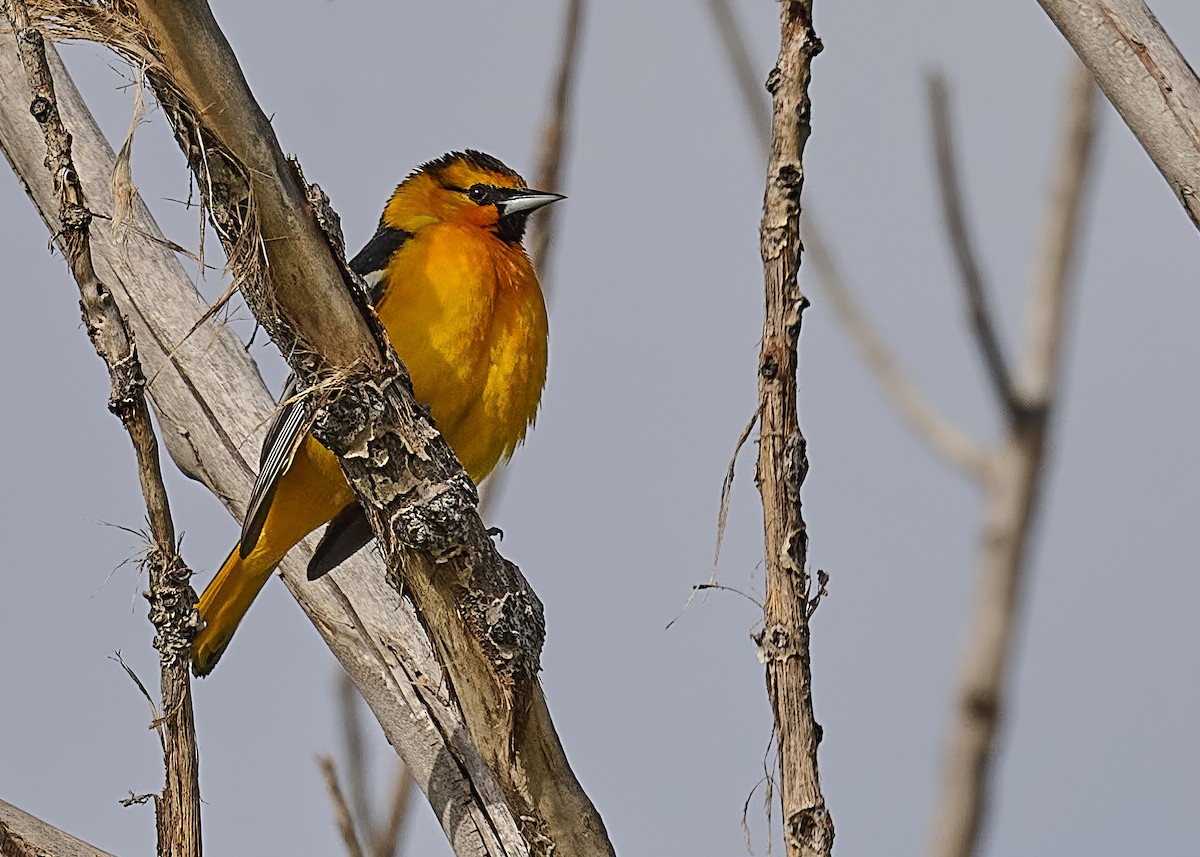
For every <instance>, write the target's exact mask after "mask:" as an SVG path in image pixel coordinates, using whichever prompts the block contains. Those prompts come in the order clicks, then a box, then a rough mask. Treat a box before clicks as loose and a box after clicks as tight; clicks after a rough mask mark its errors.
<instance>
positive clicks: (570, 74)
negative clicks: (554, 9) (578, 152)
mask: <svg viewBox="0 0 1200 857" xmlns="http://www.w3.org/2000/svg"><path fill="white" fill-rule="evenodd" d="M584 6H585V3H584V0H568V2H567V11H566V16H565V17H564V18H563V30H562V48H561V50H560V52H559V55H558V65H557V67H556V68H557V70H556V71H555V75H554V84H553V86H552V87H551V88H550V105H549V113H548V115H547V117H546V121H545V124H543V125H542V142H541V145H540V147H539V149H538V159H537V168H536V169H535V170H534V173H533V186H534V187H536V188H538V189H539V190H547V191H552V192H558V190H559V187H560V186H561V185H562V165H563V161H564V160H565V153H566V149H567V131H568V130H569V128H570V124H571V94H572V92H573V91H574V85H575V78H576V77H577V74H576V69H577V68H578V66H579V46H580V44H581V42H582V39H581V38H580V34H581V33H582V30H583V14H584ZM553 209H554V206H550V207H548V208H545V209H542V210H541V211H540V212H538V215H537V217H535V218H534V219H533V221H532V222H531V223H530V226H529V238H528V239H527V244H528V246H529V258H530V259H531V260H533V266H534V268H535V269H536V270H537V272H538V276H539V281H540V283H541V287H542V294H543V295H544V296H545V298H546V300H547V301H549V300H550V296H551V291H552V288H553V280H552V279H551V278H550V276H549V272H550V257H551V251H552V250H553V247H554V237H555V231H554V224H555V212H554V211H553ZM507 481H508V465H507V464H501V465H500V466H499V467H497V468H496V469H495V470H494V471H492V474H491V476H489V477H488V478H487V480H486V481H485V482H484V483H483V485H482V486H480V490H479V516H480V517H481V518H483V520H485V521H486V520H488V519H489V518H490V517H491V515H492V513H493V512H494V511H495V508H496V504H497V503H498V502H499V500H500V495H501V494H502V493H503V491H504V486H505V484H506V483H507Z"/></svg>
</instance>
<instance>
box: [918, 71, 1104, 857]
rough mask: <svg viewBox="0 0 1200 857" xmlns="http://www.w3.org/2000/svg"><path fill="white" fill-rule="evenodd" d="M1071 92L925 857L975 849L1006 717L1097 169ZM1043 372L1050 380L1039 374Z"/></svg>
mask: <svg viewBox="0 0 1200 857" xmlns="http://www.w3.org/2000/svg"><path fill="white" fill-rule="evenodd" d="M1073 65H1074V66H1075V67H1074V68H1073V69H1072V71H1071V78H1070V82H1069V85H1068V87H1067V103H1066V109H1065V110H1064V114H1065V116H1066V128H1065V131H1064V136H1063V143H1062V146H1061V149H1060V152H1061V154H1060V157H1059V159H1058V163H1057V164H1056V165H1055V167H1054V172H1053V177H1052V180H1051V190H1050V193H1049V195H1048V199H1047V216H1046V227H1045V232H1044V234H1043V237H1042V252H1041V254H1040V264H1039V265H1038V268H1037V277H1038V282H1037V283H1035V288H1034V295H1033V304H1034V306H1033V309H1032V312H1031V323H1030V338H1029V343H1028V352H1027V354H1026V361H1025V362H1026V365H1027V366H1029V367H1031V369H1030V370H1029V374H1030V378H1031V394H1030V395H1029V398H1027V399H1026V400H1025V401H1024V402H1022V403H1021V404H1020V410H1016V411H1014V412H1013V416H1014V418H1013V419H1011V420H1010V421H1009V427H1008V432H1007V435H1006V437H1005V438H1004V439H1003V440H1002V442H1001V444H1000V446H999V447H998V448H997V449H996V451H995V452H994V453H993V455H994V457H995V464H994V466H993V467H992V469H991V478H990V479H988V480H987V481H986V482H985V488H986V505H985V511H984V522H983V533H982V536H981V539H980V543H981V545H982V548H981V553H980V560H979V563H980V570H979V583H978V590H977V592H976V594H975V603H974V606H973V608H972V614H971V617H970V620H969V623H968V627H969V628H970V629H971V637H970V639H969V640H968V642H967V647H966V652H965V654H964V658H963V661H962V664H961V666H960V672H959V687H958V692H957V701H956V705H955V712H954V717H953V721H952V723H951V725H950V728H949V730H948V734H947V738H946V745H945V757H944V761H943V767H942V775H941V794H940V798H939V800H938V804H937V809H936V814H935V818H934V822H933V829H932V831H931V843H930V850H929V853H930V855H931V857H971V855H974V854H976V853H977V852H978V850H979V845H980V838H981V832H982V830H983V828H984V824H985V822H986V818H987V815H988V811H989V803H990V797H991V794H990V788H989V786H990V783H991V780H992V777H993V769H994V761H995V757H996V752H997V747H998V744H999V728H1000V724H1001V720H1002V719H1003V717H1004V715H1005V712H1006V710H1007V704H1008V699H1007V696H1006V688H1007V679H1008V674H1009V671H1010V666H1009V659H1010V657H1011V654H1012V650H1013V640H1014V638H1015V636H1016V630H1017V622H1018V619H1019V615H1018V614H1019V608H1020V605H1021V594H1022V588H1023V586H1024V584H1025V578H1026V576H1027V574H1026V572H1027V568H1026V566H1027V555H1028V546H1029V541H1030V537H1031V533H1032V529H1033V523H1034V511H1035V509H1036V507H1037V501H1038V496H1039V493H1040V490H1041V485H1042V481H1043V480H1042V476H1043V475H1044V474H1045V472H1046V459H1045V454H1046V450H1047V447H1048V444H1047V437H1048V435H1049V430H1050V420H1051V416H1052V413H1053V410H1054V404H1055V403H1054V397H1055V393H1056V391H1057V389H1058V375H1059V373H1060V371H1061V367H1060V361H1059V359H1058V354H1059V353H1060V351H1061V348H1062V345H1061V343H1062V340H1063V338H1064V336H1065V321H1066V318H1065V307H1066V293H1067V290H1068V285H1069V280H1070V276H1069V275H1070V271H1071V267H1072V266H1071V262H1072V260H1073V259H1074V257H1075V255H1076V252H1077V250H1078V247H1079V243H1080V242H1079V223H1080V217H1081V212H1082V206H1083V199H1084V195H1085V194H1084V190H1085V189H1086V187H1087V172H1088V169H1089V166H1090V165H1091V164H1092V162H1093V158H1092V157H1091V153H1092V142H1093V139H1094V136H1095V135H1094V131H1095V123H1096V105H1097V101H1098V99H1097V98H1096V91H1095V87H1094V86H1093V85H1092V84H1091V82H1090V80H1089V79H1088V78H1089V75H1088V72H1087V71H1086V70H1085V69H1083V67H1082V66H1079V65H1077V64H1074V63H1073ZM1043 373H1048V374H1043Z"/></svg>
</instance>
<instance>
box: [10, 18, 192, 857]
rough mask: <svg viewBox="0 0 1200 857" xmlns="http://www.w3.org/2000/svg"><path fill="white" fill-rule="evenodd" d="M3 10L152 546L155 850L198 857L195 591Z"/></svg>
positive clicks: (52, 125) (64, 151)
mask: <svg viewBox="0 0 1200 857" xmlns="http://www.w3.org/2000/svg"><path fill="white" fill-rule="evenodd" d="M4 11H5V14H6V16H7V17H8V21H9V23H10V25H11V26H12V28H13V31H14V32H15V33H16V37H17V49H18V52H19V53H20V56H21V61H22V64H23V65H24V67H25V72H26V77H27V78H28V80H29V87H30V90H31V91H32V96H33V99H32V104H31V107H30V111H31V112H32V113H33V115H34V117H35V118H36V119H37V120H38V122H39V123H40V124H41V126H42V131H43V134H44V136H45V141H46V149H47V157H46V166H47V168H48V169H49V171H50V174H51V176H52V177H53V180H54V186H55V191H56V194H57V197H58V208H59V219H60V221H61V223H62V232H61V234H60V236H59V241H58V243H59V246H60V247H61V248H62V251H63V255H64V256H65V257H66V259H67V262H68V264H69V265H70V268H71V273H72V274H73V275H74V277H75V281H76V283H77V284H78V286H79V293H80V307H81V309H82V310H83V318H84V324H85V326H86V328H87V332H88V336H89V338H90V339H91V340H92V344H93V346H94V347H95V349H96V352H97V354H99V355H100V357H101V358H102V359H103V360H104V362H105V364H106V365H107V366H108V371H109V379H110V381H111V384H112V395H111V398H110V399H109V409H110V410H111V411H112V412H113V413H114V414H116V415H117V416H118V417H119V418H120V419H121V422H122V423H123V424H124V425H125V429H126V431H127V432H128V433H129V436H130V439H131V440H132V441H133V446H134V450H135V452H136V454H137V462H138V477H139V479H140V481H141V487H142V494H143V496H144V497H145V502H146V512H147V517H148V518H149V521H150V530H151V533H152V535H153V544H152V546H151V547H150V550H149V551H148V552H147V556H146V565H147V567H148V568H149V571H150V593H149V596H148V597H149V600H150V620H151V622H153V623H154V627H155V630H156V632H157V633H156V635H155V639H154V646H155V648H156V649H158V651H159V654H160V666H161V692H162V710H163V724H164V726H165V731H166V740H165V748H164V753H163V761H164V764H165V766H166V781H165V783H164V785H163V793H162V795H161V796H160V797H159V798H158V799H157V800H156V801H155V804H156V808H157V815H158V824H157V828H158V853H159V855H160V857H199V855H200V849H201V843H200V786H199V757H198V755H197V752H196V736H195V724H194V720H193V713H192V696H191V682H190V676H189V675H188V670H187V664H188V652H189V650H190V649H191V643H192V635H193V634H194V632H195V626H196V613H195V603H196V594H195V593H194V592H193V591H192V588H191V586H190V584H189V579H190V577H191V572H190V571H189V570H188V568H187V566H185V565H184V564H183V560H182V559H180V557H179V554H178V551H177V547H176V544H175V528H174V524H173V523H172V521H171V510H170V505H169V503H168V501H167V492H166V488H165V487H164V486H163V480H162V471H161V467H160V465H159V455H158V441H157V439H156V437H155V434H154V427H153V425H152V424H151V422H150V411H149V408H148V407H147V405H146V399H145V395H144V394H145V387H146V379H145V376H144V375H143V373H142V367H141V363H140V361H139V360H138V356H137V348H136V345H135V344H134V341H133V335H132V333H130V331H129V329H128V327H127V326H126V323H125V319H124V317H123V316H122V314H121V311H120V309H119V308H118V307H117V305H116V303H115V301H114V299H113V296H112V294H111V292H109V290H108V288H107V287H106V286H105V285H104V284H103V283H102V282H100V279H99V277H98V276H97V274H96V270H95V268H94V266H93V262H92V254H91V237H90V232H89V229H90V225H91V213H90V212H89V211H88V209H87V205H86V200H85V199H84V196H83V188H82V186H81V184H80V180H79V175H78V173H77V172H76V170H75V165H74V163H73V161H72V156H71V136H70V134H69V133H68V132H67V130H66V128H65V127H64V126H63V122H62V118H61V116H60V115H59V111H58V103H57V100H56V98H55V93H54V81H53V79H52V78H51V75H50V67H49V64H48V62H47V60H46V51H45V43H44V40H43V38H42V35H41V33H40V32H39V31H38V30H37V29H35V28H34V27H33V26H31V24H30V20H29V14H28V11H27V10H26V8H25V3H24V2H23V0H8V2H7V3H6V5H5V10H4Z"/></svg>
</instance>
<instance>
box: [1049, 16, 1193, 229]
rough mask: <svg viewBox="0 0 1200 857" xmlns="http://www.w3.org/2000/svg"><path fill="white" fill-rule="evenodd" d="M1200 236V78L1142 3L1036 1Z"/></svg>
mask: <svg viewBox="0 0 1200 857" xmlns="http://www.w3.org/2000/svg"><path fill="white" fill-rule="evenodd" d="M1038 3H1039V5H1040V6H1041V7H1042V9H1043V10H1045V12H1046V14H1047V15H1049V16H1050V20H1052V21H1053V22H1054V25H1055V26H1056V27H1058V29H1059V30H1060V31H1061V32H1062V34H1063V36H1064V37H1065V38H1066V40H1067V41H1068V42H1069V43H1070V45H1071V47H1072V48H1073V49H1074V51H1075V53H1077V54H1078V55H1079V58H1080V59H1082V60H1083V62H1084V65H1086V66H1087V67H1088V68H1089V69H1090V70H1091V72H1092V74H1093V75H1095V78H1096V82H1097V83H1099V84H1100V89H1101V90H1103V91H1104V94H1105V95H1106V96H1107V97H1108V100H1109V101H1111V102H1112V104H1113V106H1114V107H1116V108H1117V112H1118V113H1120V114H1121V118H1122V119H1124V120H1125V124H1126V125H1128V126H1129V130H1131V131H1133V133H1134V135H1135V136H1136V137H1137V138H1138V142H1140V143H1141V144H1142V148H1144V149H1145V150H1146V154H1148V155H1149V156H1150V159H1151V160H1152V161H1154V165H1155V166H1156V167H1158V169H1159V172H1161V173H1162V175H1163V178H1164V179H1166V180H1167V184H1168V185H1169V186H1170V188H1171V192H1172V193H1174V194H1175V198H1176V199H1177V200H1179V202H1180V203H1181V204H1182V205H1183V208H1184V210H1185V211H1186V212H1187V215H1188V217H1189V218H1190V219H1191V221H1192V225H1194V226H1195V227H1196V228H1197V229H1200V78H1197V77H1196V72H1195V71H1193V70H1192V66H1191V65H1189V64H1188V61H1187V59H1186V58H1184V56H1183V55H1182V54H1181V53H1180V52H1179V48H1177V47H1175V43H1174V42H1172V41H1171V37H1170V36H1168V35H1167V32H1166V31H1165V30H1164V29H1163V28H1162V25H1161V24H1159V23H1158V19H1157V18H1155V17H1154V13H1153V12H1151V11H1150V9H1149V8H1147V6H1146V4H1145V3H1144V2H1143V0H1038Z"/></svg>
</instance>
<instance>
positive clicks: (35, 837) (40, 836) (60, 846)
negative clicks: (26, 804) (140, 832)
mask: <svg viewBox="0 0 1200 857" xmlns="http://www.w3.org/2000/svg"><path fill="white" fill-rule="evenodd" d="M0 854H3V855H4V857H113V855H111V854H109V853H108V852H107V851H101V850H100V849H99V848H97V847H95V846H94V845H89V844H88V843H86V842H84V841H83V840H82V839H76V838H75V837H74V836H72V835H71V834H69V833H65V832H63V831H61V830H59V829H58V828H57V827H52V826H51V825H49V824H47V823H46V822H44V821H42V820H41V819H40V818H36V817H34V816H32V815H30V814H29V813H27V812H24V811H23V810H20V809H17V808H16V807H15V806H13V805H12V804H11V803H5V802H4V801H2V800H0Z"/></svg>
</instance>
